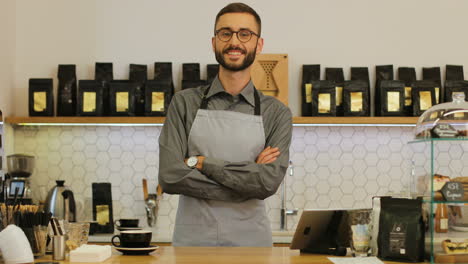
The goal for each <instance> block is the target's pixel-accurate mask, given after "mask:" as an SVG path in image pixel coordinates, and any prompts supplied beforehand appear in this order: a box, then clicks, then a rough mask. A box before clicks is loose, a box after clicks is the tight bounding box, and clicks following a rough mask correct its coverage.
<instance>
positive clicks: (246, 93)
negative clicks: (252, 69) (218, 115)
mask: <svg viewBox="0 0 468 264" xmlns="http://www.w3.org/2000/svg"><path fill="white" fill-rule="evenodd" d="M254 89H255V87H254V85H253V82H252V80H250V81H249V83H248V84H247V85H246V86H245V87H244V89H242V91H241V92H240V95H242V97H244V99H245V100H246V101H247V102H248V103H249V104H251V105H252V106H254V107H255V98H254ZM221 92H226V91H225V90H224V87H223V85H222V84H221V81H220V80H219V78H218V76H216V78H214V79H213V82H212V83H211V88H210V91H209V92H208V94H207V95H206V98H210V97H211V96H213V95H215V94H218V93H221Z"/></svg>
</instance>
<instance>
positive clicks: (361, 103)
mask: <svg viewBox="0 0 468 264" xmlns="http://www.w3.org/2000/svg"><path fill="white" fill-rule="evenodd" d="M368 85H369V84H368V83H367V82H366V81H362V80H358V81H346V82H345V85H344V90H343V111H344V116H369V115H370V105H369V86H368Z"/></svg>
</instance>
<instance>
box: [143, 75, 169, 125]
mask: <svg viewBox="0 0 468 264" xmlns="http://www.w3.org/2000/svg"><path fill="white" fill-rule="evenodd" d="M171 89H172V87H171V82H170V81H168V80H150V81H147V82H146V91H145V92H146V94H145V115H147V116H166V113H167V108H168V107H169V104H170V102H171V99H172V94H171Z"/></svg>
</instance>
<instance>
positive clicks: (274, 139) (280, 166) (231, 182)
mask: <svg viewBox="0 0 468 264" xmlns="http://www.w3.org/2000/svg"><path fill="white" fill-rule="evenodd" d="M267 118H272V120H269V122H272V123H271V125H270V126H269V131H268V133H266V144H265V146H271V147H278V148H279V150H280V152H281V154H280V156H279V158H278V159H277V160H276V161H274V162H272V163H269V164H257V163H255V161H245V162H227V161H223V160H219V159H216V158H214V157H206V159H205V160H204V162H203V169H202V173H203V174H204V175H206V176H208V177H209V178H210V179H213V180H214V181H216V182H217V183H219V184H221V185H222V186H225V187H227V188H229V189H232V190H234V191H236V192H238V193H240V194H242V195H243V196H245V197H246V198H248V199H265V198H267V197H269V196H271V195H273V194H275V193H276V191H277V189H278V187H279V186H280V184H281V182H282V181H283V178H284V175H285V173H286V170H287V168H288V165H289V146H290V144H291V137H292V114H291V111H290V110H289V108H287V107H281V108H279V109H277V111H275V112H270V113H269V114H268V117H267Z"/></svg>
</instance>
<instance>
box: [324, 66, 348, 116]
mask: <svg viewBox="0 0 468 264" xmlns="http://www.w3.org/2000/svg"><path fill="white" fill-rule="evenodd" d="M325 80H327V81H333V82H334V83H335V89H336V91H335V95H336V99H335V102H336V115H337V116H343V86H344V74H343V68H325Z"/></svg>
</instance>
